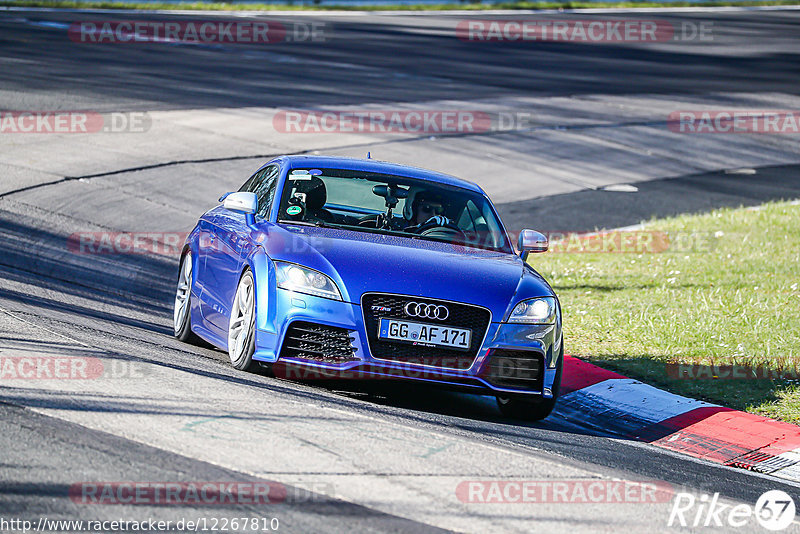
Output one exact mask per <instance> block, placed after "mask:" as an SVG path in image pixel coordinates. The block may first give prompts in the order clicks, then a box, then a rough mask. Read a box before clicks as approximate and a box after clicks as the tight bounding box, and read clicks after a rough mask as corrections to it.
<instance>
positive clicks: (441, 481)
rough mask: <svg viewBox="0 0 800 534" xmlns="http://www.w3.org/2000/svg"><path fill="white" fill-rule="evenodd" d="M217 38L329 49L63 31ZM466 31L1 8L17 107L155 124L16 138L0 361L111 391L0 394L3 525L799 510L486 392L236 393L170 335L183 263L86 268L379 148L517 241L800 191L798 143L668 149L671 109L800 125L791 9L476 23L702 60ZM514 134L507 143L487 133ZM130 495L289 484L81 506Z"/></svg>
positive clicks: (10, 153) (385, 525) (622, 516)
mask: <svg viewBox="0 0 800 534" xmlns="http://www.w3.org/2000/svg"><path fill="white" fill-rule="evenodd" d="M209 17H210V18H215V17H217V18H220V19H223V20H237V21H240V22H241V21H248V20H251V19H253V20H255V19H258V20H263V19H268V20H273V21H281V22H282V23H283V24H285V25H286V26H287V27H294V26H292V25H309V24H311V23H312V22H314V23H317V24H318V25H319V26H318V28H321V32H322V34H323V35H324V39H319V40H317V41H305V42H291V41H287V42H280V43H274V44H214V45H197V44H187V43H165V42H147V43H135V44H132V43H128V44H91V43H76V42H73V41H71V40H70V39H69V38H68V34H67V28H68V27H69V25H70V23H72V22H76V21H87V20H90V21H104V20H161V21H172V20H203V19H204V18H209ZM226 17H227V18H226ZM464 17H465V15H461V14H455V13H454V14H437V15H376V14H371V15H368V14H358V13H355V14H335V13H328V14H319V15H286V14H277V15H269V16H264V15H258V16H251V15H246V14H241V13H240V14H237V15H236V17H232V16H230V15H211V14H199V15H192V16H186V15H183V14H177V13H172V14H153V13H136V14H131V13H108V12H105V13H103V12H95V13H83V12H59V11H50V10H22V9H21V10H0V73H2V74H0V110H3V111H70V110H72V111H83V112H92V113H104V114H110V113H121V114H127V115H126V116H127V117H129V118H130V117H134V116H135V117H145V118H146V121H145V123H146V125H147V126H146V128H143V129H141V130H136V129H129V130H125V131H118V132H108V131H104V132H98V133H95V134H80V133H70V134H45V133H13V132H8V131H3V132H2V133H0V355H20V354H25V355H34V356H36V355H41V356H43V357H44V356H48V355H51V356H52V355H53V354H60V355H66V356H85V357H92V358H100V359H102V360H103V361H105V362H110V363H112V364H113V365H111V366H109V368H112V369H115V370H116V371H115V372H114V373H111V374H109V375H104V376H103V377H100V378H98V379H95V380H82V381H81V380H5V379H3V380H0V451H2V454H0V518H6V519H8V518H23V519H29V520H32V521H34V522H35V521H37V520H38V519H39V518H41V517H47V518H50V519H84V520H94V519H101V520H112V519H119V518H122V519H125V518H127V519H137V520H144V519H151V518H152V519H156V520H165V521H166V520H173V521H177V520H180V519H197V518H202V517H205V518H214V517H216V518H223V517H229V518H231V517H243V516H246V517H259V518H266V519H267V520H269V519H271V518H278V519H279V521H280V530H281V531H289V532H312V531H324V532H351V531H352V532H417V531H419V532H423V531H424V532H429V531H434V529H437V528H439V529H444V530H454V531H468V532H478V531H481V532H529V531H532V530H540V531H543V532H545V531H554V530H556V529H559V530H569V531H573V532H611V531H614V532H619V531H620V530H622V529H627V530H629V531H631V532H641V531H644V530H645V529H647V530H651V531H658V532H661V531H677V530H680V528H678V527H676V526H668V519H669V516H670V510H671V503H670V502H669V501H666V502H657V503H647V504H641V503H604V502H599V503H585V504H575V503H528V504H474V503H466V502H463V501H462V500H460V499H459V497H458V495H457V493H456V488H457V487H458V485H459V483H462V482H464V481H471V480H529V481H530V480H532V481H562V480H585V479H600V480H611V479H624V480H631V481H661V482H663V483H666V484H668V485H670V486H671V487H672V488H673V489H674V491H676V492H677V491H686V492H690V493H692V494H694V495H696V496H698V498H699V496H700V495H702V494H708V495H710V494H713V493H716V492H718V493H720V494H721V496H722V498H723V500H724V501H725V502H727V503H730V504H734V503H746V504H749V505H751V506H752V505H753V504H754V503H755V501H756V499H757V498H758V496H759V495H761V494H762V493H764V492H765V491H767V490H772V489H782V490H784V491H786V492H787V493H789V494H790V495H792V496H795V497H798V496H800V491H798V486H796V485H793V484H792V483H789V482H786V481H782V480H778V479H775V478H771V477H768V476H764V475H759V474H756V473H749V472H746V471H743V470H736V469H731V468H725V467H719V466H716V465H712V464H710V463H705V462H701V461H696V460H693V459H690V458H688V457H683V456H679V455H674V454H671V453H668V452H665V451H662V450H657V449H655V448H653V447H650V446H647V445H643V444H640V443H636V442H632V441H629V440H627V439H625V438H624V437H622V436H615V435H613V434H610V433H606V434H603V433H598V432H590V431H588V430H586V429H585V428H584V427H583V426H582V425H581V421H580V420H578V419H575V418H571V417H566V416H565V415H563V414H559V413H558V412H556V413H555V414H554V415H553V416H551V417H550V418H549V419H548V420H546V421H545V422H542V423H539V424H527V423H522V424H521V423H519V422H516V421H511V420H506V419H504V418H503V417H502V416H501V415H500V414H499V412H498V411H497V409H496V408H495V405H494V401H493V399H491V398H486V397H470V396H466V395H461V394H456V393H452V392H446V391H439V390H431V389H426V388H422V387H419V386H414V387H411V386H402V387H397V386H392V385H374V384H372V385H369V387H367V386H364V387H354V386H352V385H350V386H348V385H342V384H314V383H296V382H290V381H284V380H278V379H275V378H271V377H268V376H264V375H259V374H247V373H243V372H238V371H235V370H234V369H232V368H231V366H230V364H229V362H228V360H227V354H226V353H223V352H221V351H218V350H214V349H211V348H202V347H193V346H189V345H185V344H182V343H179V342H177V341H176V340H175V339H174V338H173V337H172V322H171V321H172V315H171V314H172V299H173V297H174V293H173V291H174V288H173V286H174V280H175V277H176V271H177V258H176V257H175V256H174V255H170V254H93V253H81V252H80V251H76V250H74V248H73V247H70V246H69V243H70V240H69V238H70V236H74V234H76V233H78V232H142V233H174V232H178V233H180V232H187V231H189V230H190V229H191V227H192V225H193V224H194V221H195V220H196V219H197V217H198V216H199V215H200V214H202V213H203V212H204V211H205V210H207V209H208V208H210V207H212V206H213V205H215V202H216V199H217V197H218V196H219V195H220V194H221V193H223V192H225V191H229V190H232V189H234V188H238V186H239V185H240V184H241V183H242V182H243V181H244V180H245V179H246V178H247V177H249V176H250V174H251V173H252V171H253V170H255V169H256V168H257V167H258V166H259V165H260V164H261V163H262V162H264V161H265V160H266V159H268V158H269V157H271V156H273V155H279V154H284V153H296V152H307V153H331V154H338V155H349V156H358V157H363V156H364V155H365V154H366V152H367V151H371V153H372V155H373V157H377V158H380V159H386V160H391V161H397V162H401V163H407V164H414V165H419V166H422V167H429V168H434V169H437V170H441V171H445V172H449V173H451V174H455V175H459V176H462V177H464V178H468V179H471V180H473V181H475V182H477V183H479V184H480V185H481V186H483V187H484V188H485V189H486V190H487V191H488V192H489V194H490V196H492V198H493V199H494V200H495V201H496V203H497V204H498V207H499V209H500V211H501V213H502V214H503V216H504V218H505V220H506V221H507V223H508V224H509V226H511V227H513V228H522V227H523V226H524V227H533V228H538V229H542V230H591V229H594V228H601V227H604V228H611V227H618V226H625V225H629V224H636V223H638V222H640V221H641V220H644V219H648V218H649V217H651V216H661V215H669V214H674V213H684V212H701V211H705V210H708V209H711V208H714V207H718V206H728V205H740V204H746V205H751V204H758V203H761V202H764V201H766V200H771V199H779V198H792V199H794V198H798V197H800V179H798V176H800V175H798V164H800V145H799V144H798V142H797V139H798V136H797V135H796V134H795V135H769V134H754V135H690V134H681V133H676V132H674V131H672V130H670V128H669V127H668V117H669V114H670V113H672V112H674V111H678V110H696V109H728V108H736V109H742V108H744V109H779V110H781V109H798V105H800V94H798V87H800V68H799V67H798V66H799V65H800V32H798V31H797V30H798V28H799V27H800V11H795V10H744V11H740V10H731V11H685V12H681V11H671V12H663V13H661V12H659V13H658V14H657V15H654V14H652V13H627V14H626V13H615V14H612V15H609V14H604V13H602V12H601V13H593V14H567V13H562V14H537V15H531V14H522V15H508V14H504V15H483V16H480V17H479V18H482V19H483V18H498V19H504V20H508V19H514V18H519V19H522V18H536V19H550V18H558V17H561V18H570V17H572V18H575V19H579V18H580V17H586V18H609V19H614V20H617V19H625V18H630V19H637V18H640V19H653V18H657V19H658V20H664V21H669V22H670V23H671V24H672V25H673V26H674V27H682V26H681V24H683V23H691V25H695V26H697V25H700V24H701V23H703V24H706V25H707V27H710V28H712V29H713V34H712V35H713V39H711V40H708V41H702V42H701V41H698V40H691V39H690V40H687V41H674V40H671V41H665V42H658V43H603V44H584V43H564V42H561V43H554V42H549V43H543V42H537V43H519V42H512V43H477V42H465V41H462V40H459V39H458V38H457V37H456V30H455V29H456V26H457V24H458V23H459V22H460V21H462V20H463V19H464ZM473 17H474V16H473ZM291 109H319V110H334V111H338V110H341V111H348V110H349V111H352V110H360V109H372V110H403V111H415V110H416V111H421V110H422V111H424V110H442V109H447V110H453V109H456V110H458V109H461V110H477V111H479V112H480V113H484V114H486V115H488V116H491V117H493V119H492V121H493V122H492V128H489V129H487V130H485V131H479V132H463V131H460V132H450V133H444V134H439V133H435V132H423V133H419V132H400V133H389V134H386V133H384V134H375V133H370V132H358V131H356V132H344V131H339V132H323V133H314V132H302V133H297V132H289V133H284V132H281V131H280V129H279V128H277V127H276V124H277V123H276V117H277V116H279V114H280V113H281V112H282V111H285V110H291ZM501 115H502V116H503V117H511V118H512V119H513V120H512V123H513V124H512V126H510V127H495V126H497V124H498V123H497V122H496V120H499V119H496V118H497V117H500V116H501ZM0 126H2V122H0ZM123 130H124V128H123ZM743 169H744V170H743ZM726 171H727V172H726ZM620 185H623V186H626V187H624V188H622V191H620V188H618V187H617V188H616V189H615V187H613V186H620ZM567 350H569V341H568V340H567ZM122 481H130V482H153V481H161V482H165V481H173V482H192V481H220V482H225V481H227V482H240V483H267V482H272V483H279V484H282V485H284V486H285V489H286V498H285V500H284V502H281V503H278V504H273V505H268V506H264V505H253V504H231V503H228V504H217V505H202V506H201V505H194V504H184V505H183V506H164V505H162V506H157V505H123V504H116V505H97V504H86V503H84V502H81V501H80V500H76V499H75V498H71V497H70V495H71V491H73V489H74V488H75V486H76V485H80V484H82V483H86V482H122ZM755 529H756V526H755V524H751V525H749V526H748V528H747V529H746V530H747V531H753V530H755ZM722 530H725V529H716V531H722ZM732 530H733V529H732ZM742 531H744V530H742ZM789 531H800V526H798V524H797V523H795V524H793V525H792V526H791V527H790V529H789Z"/></svg>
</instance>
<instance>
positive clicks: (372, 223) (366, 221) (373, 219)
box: [358, 215, 378, 228]
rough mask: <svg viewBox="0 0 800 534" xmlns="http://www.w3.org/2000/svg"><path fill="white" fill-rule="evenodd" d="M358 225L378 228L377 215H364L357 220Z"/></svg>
mask: <svg viewBox="0 0 800 534" xmlns="http://www.w3.org/2000/svg"><path fill="white" fill-rule="evenodd" d="M358 225H359V226H363V227H367V228H377V227H378V216H377V215H365V216H364V217H361V218H360V219H358Z"/></svg>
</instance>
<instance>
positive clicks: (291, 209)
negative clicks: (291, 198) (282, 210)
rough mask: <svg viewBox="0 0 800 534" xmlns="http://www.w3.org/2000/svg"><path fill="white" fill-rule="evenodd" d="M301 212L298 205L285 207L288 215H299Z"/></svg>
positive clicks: (301, 209)
mask: <svg viewBox="0 0 800 534" xmlns="http://www.w3.org/2000/svg"><path fill="white" fill-rule="evenodd" d="M302 212H303V208H301V207H300V206H289V207H288V208H286V213H287V214H288V215H300V214H301V213H302Z"/></svg>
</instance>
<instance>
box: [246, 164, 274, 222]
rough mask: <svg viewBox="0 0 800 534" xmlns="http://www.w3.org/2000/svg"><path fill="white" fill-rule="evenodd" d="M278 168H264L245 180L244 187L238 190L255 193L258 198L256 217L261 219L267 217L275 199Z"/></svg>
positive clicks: (271, 166)
mask: <svg viewBox="0 0 800 534" xmlns="http://www.w3.org/2000/svg"><path fill="white" fill-rule="evenodd" d="M279 170H280V167H278V166H277V165H270V166H268V167H264V168H263V169H261V170H260V171H258V172H257V173H255V174H254V175H253V176H251V177H250V179H249V180H247V181H246V182H245V183H244V185H243V186H242V187H241V188H240V189H239V191H240V192H246V193H255V194H256V197H258V211H257V212H256V217H260V218H262V219H264V218H266V217H267V214H268V213H269V209H270V207H272V200H273V199H274V198H275V188H276V187H277V183H278V180H277V178H278V174H279Z"/></svg>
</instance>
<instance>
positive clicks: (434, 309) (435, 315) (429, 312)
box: [403, 302, 450, 321]
mask: <svg viewBox="0 0 800 534" xmlns="http://www.w3.org/2000/svg"><path fill="white" fill-rule="evenodd" d="M403 311H405V312H406V315H408V316H409V317H419V318H420V319H438V320H440V321H444V320H445V319H447V317H448V316H449V315H450V311H449V310H448V309H447V308H446V307H445V306H440V305H437V304H420V303H419V302H409V303H408V304H406V305H405V307H404V308H403Z"/></svg>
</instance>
